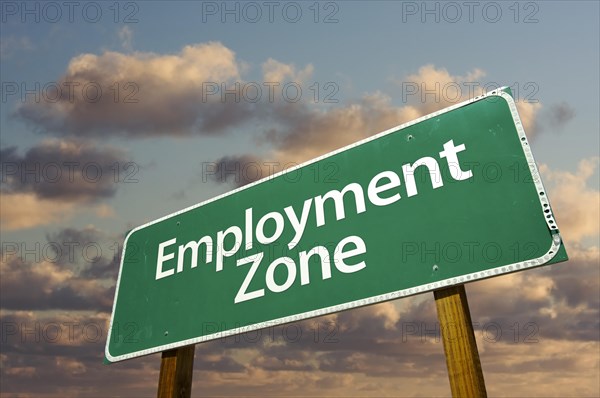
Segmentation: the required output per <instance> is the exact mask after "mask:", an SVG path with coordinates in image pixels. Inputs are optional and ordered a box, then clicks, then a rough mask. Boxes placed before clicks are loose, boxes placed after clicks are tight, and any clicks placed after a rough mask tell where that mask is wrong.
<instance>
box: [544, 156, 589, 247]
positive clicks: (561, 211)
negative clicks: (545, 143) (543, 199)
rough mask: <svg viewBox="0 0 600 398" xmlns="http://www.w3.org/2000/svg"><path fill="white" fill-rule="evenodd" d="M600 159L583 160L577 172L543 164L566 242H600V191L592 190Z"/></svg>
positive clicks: (546, 183)
mask: <svg viewBox="0 0 600 398" xmlns="http://www.w3.org/2000/svg"><path fill="white" fill-rule="evenodd" d="M598 163H599V158H598V157H593V158H587V159H582V160H580V161H579V164H578V166H577V170H576V171H575V172H569V171H561V170H553V169H551V168H550V167H549V166H548V165H545V164H542V165H540V175H541V177H542V179H543V181H544V183H545V185H547V187H548V192H549V197H550V198H551V200H552V206H553V210H554V212H555V214H556V219H557V222H558V226H559V228H560V229H561V231H562V236H563V239H565V240H566V241H567V242H569V243H571V242H572V243H581V242H582V240H583V239H585V238H593V239H594V240H595V241H598V236H599V234H600V225H599V223H598V220H599V219H600V191H598V189H597V188H592V187H591V186H590V184H591V181H590V180H591V178H592V177H593V176H594V175H596V176H597V173H598Z"/></svg>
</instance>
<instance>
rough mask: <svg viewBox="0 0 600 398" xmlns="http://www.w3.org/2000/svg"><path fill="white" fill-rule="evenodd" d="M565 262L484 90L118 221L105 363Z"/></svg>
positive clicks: (509, 101)
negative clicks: (172, 207) (163, 209)
mask: <svg viewBox="0 0 600 398" xmlns="http://www.w3.org/2000/svg"><path fill="white" fill-rule="evenodd" d="M318 171H321V173H318ZM316 176H318V177H319V178H316ZM566 259H567V254H566V251H565V249H564V247H563V245H562V241H561V237H560V234H559V231H558V227H557V225H556V220H555V219H554V215H553V213H552V208H551V206H550V202H549V199H548V196H547V193H546V190H545V189H544V186H543V185H542V181H541V179H540V176H539V174H538V170H537V167H536V164H535V161H534V158H533V155H532V152H531V148H530V147H529V142H528V140H527V138H526V136H525V132H524V130H523V125H522V122H521V120H520V118H519V115H518V113H517V107H516V104H515V101H514V100H513V98H512V96H511V94H510V91H509V89H500V90H496V91H493V92H490V93H488V94H485V95H482V96H480V97H477V98H474V99H472V100H469V101H466V102H463V103H460V104H456V105H454V106H452V107H449V108H447V109H444V110H441V111H439V112H436V113H433V114H430V115H427V116H424V117H422V118H420V119H418V120H415V121H412V122H409V123H406V124H403V125H400V126H397V127H394V128H392V129H390V130H387V131H384V132H382V133H380V134H377V135H374V136H372V137H370V138H367V139H365V140H362V141H359V142H357V143H355V144H352V145H349V146H347V147H345V148H342V149H339V150H337V151H334V152H331V153H329V154H327V155H324V156H321V157H319V158H316V159H313V160H311V161H309V162H306V163H304V164H301V165H299V166H297V167H294V168H291V169H289V170H287V171H285V172H282V173H278V174H275V175H273V176H270V177H268V178H265V179H262V180H260V181H257V182H255V183H253V184H249V185H246V186H244V187H243V188H240V189H236V190H234V191H231V192H228V193H226V194H224V195H221V196H219V197H216V198H214V199H211V200H207V201H205V202H202V203H200V204H197V205H195V206H192V207H189V208H187V209H184V210H181V211H178V212H176V213H173V214H170V215H168V216H165V217H162V218H160V219H158V220H156V221H152V222H150V223H148V224H145V225H142V226H140V227H138V228H135V229H134V230H132V231H131V232H130V233H129V234H128V235H127V237H126V239H125V243H124V248H123V255H122V259H121V268H120V272H119V278H118V282H117V287H116V292H115V299H114V306H113V312H112V318H111V323H110V330H109V334H108V337H107V343H106V350H105V356H106V359H107V360H108V361H109V362H115V361H121V360H125V359H129V358H133V357H138V356H142V355H146V354H151V353H155V352H160V351H165V350H169V349H173V348H177V347H181V346H185V345H189V344H194V343H199V342H203V341H207V340H212V339H217V338H221V337H225V336H229V335H233V334H238V333H243V332H247V331H251V330H256V329H260V328H264V327H267V326H273V325H277V324H282V323H286V322H292V321H297V320H301V319H306V318H309V317H315V316H319V315H324V314H329V313H333V312H337V311H342V310H347V309H350V308H354V307H358V306H363V305H368V304H373V303H378V302H382V301H387V300H393V299H397V298H401V297H406V296H410V295H414V294H417V293H422V292H426V291H432V290H436V289H440V288H444V287H447V286H451V285H456V284H463V283H466V282H470V281H476V280H480V279H484V278H489V277H494V276H498V275H501V274H506V273H510V272H515V271H520V270H525V269H529V268H532V267H537V266H541V265H544V264H551V263H556V262H560V261H565V260H566Z"/></svg>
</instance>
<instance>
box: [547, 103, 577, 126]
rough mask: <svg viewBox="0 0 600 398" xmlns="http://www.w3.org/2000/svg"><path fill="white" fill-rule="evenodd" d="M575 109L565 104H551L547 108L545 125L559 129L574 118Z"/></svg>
mask: <svg viewBox="0 0 600 398" xmlns="http://www.w3.org/2000/svg"><path fill="white" fill-rule="evenodd" d="M575 114H576V112H575V109H574V108H573V107H571V105H569V104H567V103H566V102H561V103H560V104H553V105H551V106H550V108H549V112H548V115H547V116H548V119H547V120H546V123H547V124H548V127H549V128H556V129H560V128H562V127H564V126H565V125H566V124H567V123H568V122H570V121H571V120H572V119H573V118H574V117H575Z"/></svg>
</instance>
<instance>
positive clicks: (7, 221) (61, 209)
mask: <svg viewBox="0 0 600 398" xmlns="http://www.w3.org/2000/svg"><path fill="white" fill-rule="evenodd" d="M0 200H1V201H2V206H0V219H1V221H0V228H1V229H2V230H4V231H13V230H19V229H26V228H33V227H37V226H42V225H49V224H52V223H55V222H58V221H65V220H68V219H70V218H71V217H72V216H73V215H74V213H75V212H76V203H67V202H62V201H60V200H52V199H40V198H38V197H37V196H36V195H35V194H31V193H17V194H4V193H1V192H0Z"/></svg>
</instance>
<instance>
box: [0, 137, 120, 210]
mask: <svg viewBox="0 0 600 398" xmlns="http://www.w3.org/2000/svg"><path fill="white" fill-rule="evenodd" d="M0 156H1V157H2V185H1V187H2V191H3V192H4V193H12V194H14V193H33V194H35V196H36V197H37V198H40V199H62V200H66V201H67V202H70V201H91V200H96V199H101V198H109V197H112V196H114V194H115V193H116V190H117V182H118V180H117V179H116V178H115V170H117V171H118V170H120V167H121V166H122V165H124V164H126V163H128V162H127V160H126V156H125V153H124V152H123V151H121V150H119V149H116V148H110V147H98V146H97V145H94V144H91V143H85V142H81V141H74V140H57V139H52V140H45V141H42V142H41V143H40V144H37V145H35V146H33V147H32V148H30V149H28V150H27V151H26V152H25V154H24V155H20V154H19V153H18V148H17V147H8V148H5V149H2V150H1V151H0Z"/></svg>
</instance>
